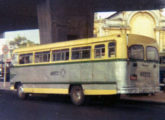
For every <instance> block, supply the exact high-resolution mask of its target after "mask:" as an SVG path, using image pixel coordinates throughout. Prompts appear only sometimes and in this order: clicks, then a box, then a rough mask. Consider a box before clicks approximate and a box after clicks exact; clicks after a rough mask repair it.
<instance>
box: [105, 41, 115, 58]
mask: <svg viewBox="0 0 165 120" xmlns="http://www.w3.org/2000/svg"><path fill="white" fill-rule="evenodd" d="M110 43H115V54H114V55H113V56H109V44H110ZM105 53H106V52H105ZM116 53H117V42H116V41H109V42H108V58H115V57H116Z"/></svg>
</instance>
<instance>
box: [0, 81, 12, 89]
mask: <svg viewBox="0 0 165 120" xmlns="http://www.w3.org/2000/svg"><path fill="white" fill-rule="evenodd" d="M0 90H10V82H6V83H5V86H4V83H3V82H0Z"/></svg>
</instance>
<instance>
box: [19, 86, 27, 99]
mask: <svg viewBox="0 0 165 120" xmlns="http://www.w3.org/2000/svg"><path fill="white" fill-rule="evenodd" d="M17 95H18V97H19V98H20V99H23V100H24V99H26V98H27V94H26V93H24V91H23V86H22V85H21V84H20V85H18V87H17Z"/></svg>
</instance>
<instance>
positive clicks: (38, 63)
mask: <svg viewBox="0 0 165 120" xmlns="http://www.w3.org/2000/svg"><path fill="white" fill-rule="evenodd" d="M41 52H49V61H46V62H36V53H41ZM33 54H34V64H42V63H50V61H51V60H50V59H51V57H50V55H51V50H43V51H35V52H34V53H33Z"/></svg>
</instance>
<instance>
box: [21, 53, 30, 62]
mask: <svg viewBox="0 0 165 120" xmlns="http://www.w3.org/2000/svg"><path fill="white" fill-rule="evenodd" d="M32 62H33V54H32V53H30V54H22V55H20V56H19V64H29V63H32Z"/></svg>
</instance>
